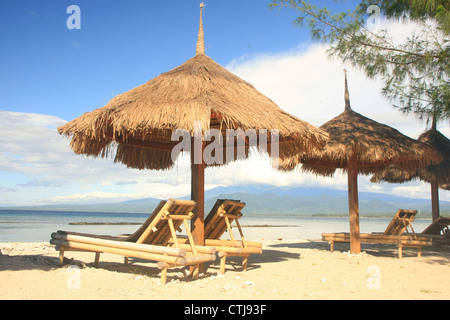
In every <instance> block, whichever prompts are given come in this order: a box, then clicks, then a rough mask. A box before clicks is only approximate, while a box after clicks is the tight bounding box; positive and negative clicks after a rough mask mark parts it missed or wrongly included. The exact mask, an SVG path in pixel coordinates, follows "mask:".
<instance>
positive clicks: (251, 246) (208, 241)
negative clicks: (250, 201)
mask: <svg viewBox="0 0 450 320" xmlns="http://www.w3.org/2000/svg"><path fill="white" fill-rule="evenodd" d="M244 206H245V203H243V202H240V201H236V200H229V199H225V200H221V199H219V200H217V201H216V203H215V204H214V207H213V208H212V209H211V211H210V213H209V214H208V216H207V217H206V219H205V245H206V246H212V247H214V248H216V250H217V251H218V252H219V257H220V273H221V274H224V273H225V263H226V259H227V257H243V261H242V269H243V270H244V271H245V270H247V263H248V257H249V256H250V255H251V254H261V253H262V242H257V241H247V240H246V239H245V237H244V233H243V232H242V228H241V225H240V224H239V219H240V218H241V216H242V212H241V211H242V208H244ZM233 222H235V223H236V226H237V228H238V230H239V234H240V236H241V240H236V238H235V236H234V234H233V231H232V226H231V224H232V223H233ZM225 231H228V234H229V237H230V239H229V240H226V239H220V238H221V237H222V235H223V234H224V233H225Z"/></svg>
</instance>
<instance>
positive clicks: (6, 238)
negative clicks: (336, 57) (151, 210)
mask: <svg viewBox="0 0 450 320" xmlns="http://www.w3.org/2000/svg"><path fill="white" fill-rule="evenodd" d="M147 217H148V215H146V214H133V213H97V212H96V213H88V212H59V211H19V210H18V211H8V210H0V242H47V241H49V240H50V235H51V233H52V232H56V231H57V230H65V231H74V232H83V233H93V234H99V235H119V234H130V233H133V232H134V231H136V230H137V229H138V227H139V226H138V225H69V223H73V222H91V223H92V222H99V223H106V222H108V223H120V222H128V223H143V222H144V221H145V220H146V218H147ZM390 220H391V219H389V218H386V219H385V218H361V219H360V229H361V232H362V233H370V232H383V231H384V230H385V229H386V227H387V225H388V224H389V222H390ZM240 223H241V225H243V226H244V225H246V226H261V225H270V226H271V227H245V228H244V235H245V237H246V239H248V240H261V239H263V240H275V239H279V238H282V239H320V238H321V234H322V233H324V232H326V233H328V232H348V230H349V221H348V218H345V217H333V218H330V217H302V216H251V215H244V216H243V217H242V218H241V219H240ZM430 223H431V219H416V221H415V222H414V223H413V226H414V230H415V231H416V232H421V231H422V230H423V229H425V228H426V227H427V226H428V225H429V224H430ZM286 225H288V226H289V227H285V226H286ZM274 226H275V227H274ZM276 226H279V227H276ZM235 235H236V237H239V233H238V231H237V229H236V231H235Z"/></svg>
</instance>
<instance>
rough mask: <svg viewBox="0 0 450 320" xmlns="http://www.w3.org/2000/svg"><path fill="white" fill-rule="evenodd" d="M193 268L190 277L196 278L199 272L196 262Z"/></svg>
mask: <svg viewBox="0 0 450 320" xmlns="http://www.w3.org/2000/svg"><path fill="white" fill-rule="evenodd" d="M193 267H194V268H193V270H192V279H198V276H199V273H200V266H199V265H198V264H196V265H195V266H193Z"/></svg>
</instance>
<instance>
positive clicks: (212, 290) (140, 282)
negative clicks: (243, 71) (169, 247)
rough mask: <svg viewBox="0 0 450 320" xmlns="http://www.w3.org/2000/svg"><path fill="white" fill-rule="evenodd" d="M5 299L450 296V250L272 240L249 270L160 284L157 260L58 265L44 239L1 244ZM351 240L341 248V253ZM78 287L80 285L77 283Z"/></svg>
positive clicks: (86, 257)
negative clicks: (356, 250)
mask: <svg viewBox="0 0 450 320" xmlns="http://www.w3.org/2000/svg"><path fill="white" fill-rule="evenodd" d="M0 249H1V252H2V255H1V256H0V298H1V299H151V300H156V299H180V300H189V299H194V300H197V299H199V300H200V299H201V300H203V299H208V300H210V299H213V300H239V299H258V300H265V299H282V300H288V299H289V300H290V299H433V300H436V299H450V286H449V285H450V272H449V271H450V248H448V247H447V248H445V247H444V248H431V247H428V248H424V249H423V253H422V257H421V258H418V257H417V256H416V250H414V249H404V256H405V257H404V258H403V259H398V258H397V248H396V247H395V246H386V245H363V250H365V252H363V253H362V254H360V255H350V254H348V253H342V252H339V251H335V252H330V251H329V247H328V244H327V243H324V242H321V241H315V242H311V241H306V240H296V241H266V242H265V243H264V248H263V249H264V252H263V254H262V255H252V256H251V257H250V259H249V268H248V271H246V272H242V271H241V269H240V261H241V259H240V258H235V259H233V258H229V261H230V262H231V264H230V262H229V263H228V264H227V272H226V273H225V275H223V276H219V275H218V271H219V265H218V262H216V263H215V264H214V265H212V266H211V267H210V268H209V269H208V270H207V272H206V274H203V275H201V277H200V279H198V280H191V279H187V278H185V277H184V274H183V270H182V269H171V270H169V272H168V283H167V284H166V285H161V284H160V283H159V282H160V278H159V275H158V274H159V272H160V270H159V269H157V268H156V264H155V263H154V262H148V261H142V260H140V261H136V260H133V259H130V264H129V265H127V266H125V265H123V263H122V262H123V258H122V257H121V256H116V255H111V254H102V256H101V260H100V265H99V267H98V268H94V267H93V261H94V254H93V253H81V252H68V253H66V257H68V258H72V257H73V258H74V259H75V262H78V263H79V262H80V261H81V262H83V263H84V264H85V267H83V268H74V267H70V268H69V267H68V266H65V267H59V265H58V252H57V251H55V249H54V248H53V247H52V246H51V245H49V244H42V243H0ZM340 249H341V250H348V245H344V244H341V245H336V250H340ZM77 285H78V288H77Z"/></svg>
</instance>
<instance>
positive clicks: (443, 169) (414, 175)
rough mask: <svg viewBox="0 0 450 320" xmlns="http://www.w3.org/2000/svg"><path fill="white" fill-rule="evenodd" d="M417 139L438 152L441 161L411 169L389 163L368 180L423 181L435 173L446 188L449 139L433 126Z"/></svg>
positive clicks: (449, 171)
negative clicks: (402, 168) (389, 164)
mask: <svg viewBox="0 0 450 320" xmlns="http://www.w3.org/2000/svg"><path fill="white" fill-rule="evenodd" d="M418 140H419V141H421V142H424V143H427V144H428V145H430V146H431V147H433V148H434V149H435V150H436V151H437V152H439V154H440V155H441V157H442V161H441V162H439V163H438V164H435V165H430V166H427V167H425V168H421V169H418V170H412V171H408V170H401V168H399V167H398V166H397V165H391V166H389V167H388V168H386V169H385V170H383V171H381V172H378V173H376V174H375V175H374V176H373V177H372V178H371V179H370V181H372V182H380V181H387V182H390V183H403V182H407V181H411V180H415V179H419V180H422V181H425V182H431V181H432V179H433V175H436V177H437V181H438V185H439V186H440V187H441V188H442V189H446V188H448V185H449V184H450V140H449V139H448V138H447V137H446V136H444V135H443V134H442V133H440V132H439V131H438V130H436V129H435V128H434V129H431V130H428V131H426V132H424V133H422V134H421V135H420V136H419V138H418ZM446 190H448V189H446Z"/></svg>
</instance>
